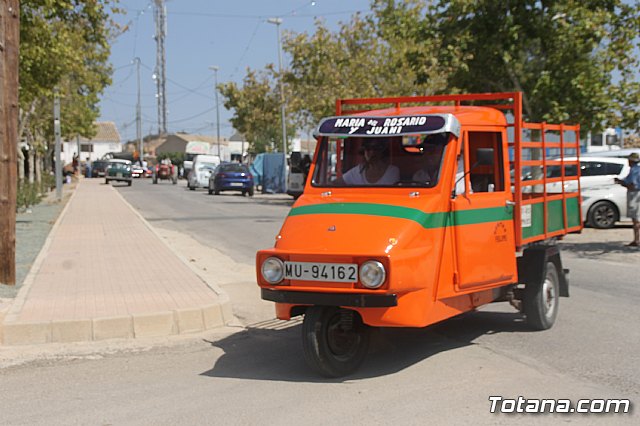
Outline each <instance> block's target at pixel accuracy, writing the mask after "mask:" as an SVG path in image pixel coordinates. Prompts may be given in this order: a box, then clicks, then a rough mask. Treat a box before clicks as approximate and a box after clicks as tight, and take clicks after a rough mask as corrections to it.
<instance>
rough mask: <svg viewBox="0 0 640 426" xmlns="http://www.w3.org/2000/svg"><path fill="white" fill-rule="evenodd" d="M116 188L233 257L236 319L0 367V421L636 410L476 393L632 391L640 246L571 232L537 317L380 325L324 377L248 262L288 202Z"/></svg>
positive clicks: (462, 417)
mask: <svg viewBox="0 0 640 426" xmlns="http://www.w3.org/2000/svg"><path fill="white" fill-rule="evenodd" d="M118 190H119V191H120V192H121V194H122V195H123V196H124V197H125V198H126V199H127V200H128V201H129V202H130V203H131V204H132V205H133V206H134V207H135V208H136V209H138V210H139V211H140V213H141V214H142V215H143V216H144V217H145V218H146V219H147V220H149V222H150V223H151V224H152V225H153V226H154V227H157V228H159V229H160V230H161V231H162V232H164V235H167V238H176V242H177V243H178V242H180V241H182V240H180V238H179V237H176V235H185V237H184V238H186V239H189V238H191V239H192V240H193V241H194V243H193V244H191V245H190V244H187V243H185V242H184V241H182V243H183V244H184V247H185V249H186V250H193V252H192V253H190V255H191V254H193V256H194V257H195V256H197V254H196V252H197V251H198V250H200V251H201V252H202V253H204V254H203V255H202V257H203V259H202V260H198V261H202V262H206V258H207V257H209V252H207V251H206V250H205V249H206V248H207V247H214V248H215V249H217V250H219V251H220V252H221V253H220V256H223V263H224V262H226V263H227V264H228V265H233V269H235V270H238V271H240V272H238V275H237V276H234V277H235V278H233V279H229V280H228V282H227V284H228V285H226V286H223V287H224V288H225V290H226V291H228V292H229V294H230V297H231V300H232V304H233V307H234V311H235V312H236V314H238V313H240V315H239V318H240V321H241V322H242V325H244V327H243V328H241V329H240V328H238V329H235V330H229V329H225V330H218V331H216V332H213V333H205V334H203V335H201V336H199V337H198V338H196V339H194V338H187V339H184V338H180V339H169V340H167V341H166V342H160V344H159V345H158V344H156V345H151V346H148V347H147V346H144V347H139V346H135V345H133V346H125V345H123V346H112V347H110V350H107V351H105V350H103V351H102V352H101V353H99V354H96V353H95V352H92V349H91V348H84V347H83V348H82V349H78V350H76V351H73V350H67V351H66V352H65V353H63V354H61V355H60V354H59V355H55V354H52V355H51V356H50V357H49V359H47V360H42V359H41V360H39V361H35V362H32V363H29V364H26V365H22V366H17V367H11V368H5V369H2V370H0V392H1V393H2V395H3V396H2V400H1V402H0V423H1V424H287V423H294V422H295V423H296V424H323V425H324V424H335V423H345V424H349V423H351V424H388V423H392V422H393V423H398V424H469V423H471V422H473V423H474V424H510V423H513V422H523V423H525V424H557V423H559V422H570V423H575V424H638V420H639V414H638V409H635V410H634V411H633V412H632V413H631V414H626V415H621V414H617V415H614V414H609V415H585V414H571V415H533V414H521V415H506V414H490V413H489V407H490V402H489V399H488V398H489V396H492V395H502V396H504V397H505V398H517V397H518V396H523V397H525V398H569V399H572V400H573V401H577V400H578V399H580V398H605V399H606V398H630V399H631V400H632V401H633V402H634V404H636V405H637V403H638V402H639V401H640V399H639V398H638V397H639V394H640V368H638V365H640V356H639V354H640V329H639V327H638V324H640V310H639V309H638V303H639V302H640V290H639V288H638V287H639V286H640V280H639V279H638V275H637V265H638V258H637V256H640V253H630V254H629V253H624V255H620V256H616V255H613V256H609V255H608V256H598V255H597V254H596V255H593V256H592V255H589V256H586V255H585V254H584V253H585V251H584V250H583V249H584V247H581V246H580V244H581V243H580V240H579V238H580V237H579V236H578V237H577V238H578V239H576V240H572V241H577V242H570V243H568V244H567V248H568V249H569V250H568V251H567V252H565V253H564V254H563V256H564V257H563V259H564V263H565V267H568V268H570V269H571V286H572V287H571V297H570V298H568V299H562V300H561V306H560V313H559V317H558V320H557V322H556V325H555V326H554V327H553V328H552V329H551V330H548V331H545V332H532V331H529V330H528V328H527V327H526V326H525V324H524V323H523V321H522V318H521V317H520V315H518V314H517V313H515V312H514V310H513V309H512V308H510V307H509V306H508V305H506V304H496V305H489V306H487V307H484V308H483V309H481V310H480V311H478V312H474V313H470V314H466V315H462V316H460V317H458V318H455V319H452V320H449V321H446V322H443V323H441V324H438V325H435V326H432V327H428V328H425V329H417V330H416V329H392V330H391V329H389V330H381V331H379V332H378V333H376V334H375V336H374V343H373V347H372V351H371V353H370V354H369V356H368V358H367V360H366V361H365V363H364V365H363V366H362V368H361V369H360V370H359V371H358V372H357V373H356V374H355V375H353V376H350V377H348V378H345V379H340V380H324V379H320V378H318V377H317V376H315V375H314V374H313V373H311V372H310V371H309V370H308V369H307V367H306V365H305V364H304V361H303V358H302V349H301V345H300V328H301V327H300V323H299V322H298V321H292V322H289V323H286V322H281V321H276V320H273V309H272V307H270V306H269V304H266V302H261V301H260V300H259V298H257V297H256V296H257V294H258V292H257V290H256V285H255V283H254V281H253V276H252V274H251V273H252V270H253V256H254V254H255V251H256V250H257V249H259V248H263V247H270V246H271V243H272V241H273V238H274V236H275V235H276V234H277V232H278V230H279V227H280V223H281V221H282V219H283V218H284V216H285V215H286V214H287V212H288V209H289V208H290V205H291V201H290V200H288V199H286V198H284V197H274V196H258V197H255V198H254V199H249V198H245V197H241V196H239V195H233V194H223V195H221V196H209V195H207V194H206V192H204V191H195V192H193V191H188V190H187V189H186V188H185V187H184V183H183V182H181V183H180V184H178V185H177V186H174V185H171V184H168V183H167V184H165V183H160V184H158V185H152V184H151V183H150V182H149V181H145V180H143V181H136V182H135V183H134V185H133V186H132V187H130V188H129V187H121V188H119V189H118ZM625 231H627V230H625ZM162 232H161V233H162ZM607 232H608V231H607ZM628 232H630V230H629V231H628ZM216 252H217V251H216ZM224 254H227V255H228V258H227V257H224ZM634 260H635V261H634ZM219 269H220V270H219V273H220V274H221V279H223V280H224V279H226V278H225V277H226V276H224V277H223V276H222V269H223V268H219ZM156 343H157V342H156Z"/></svg>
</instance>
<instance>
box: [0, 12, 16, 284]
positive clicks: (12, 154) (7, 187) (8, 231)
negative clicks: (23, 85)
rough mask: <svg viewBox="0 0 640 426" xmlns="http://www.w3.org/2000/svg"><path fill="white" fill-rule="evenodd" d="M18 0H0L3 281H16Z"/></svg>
mask: <svg viewBox="0 0 640 426" xmlns="http://www.w3.org/2000/svg"><path fill="white" fill-rule="evenodd" d="M19 43H20V14H19V0H3V1H2V2H0V284H7V285H15V284H16V193H17V175H18V169H17V160H18V154H17V146H18V49H19Z"/></svg>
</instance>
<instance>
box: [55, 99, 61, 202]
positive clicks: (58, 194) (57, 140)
mask: <svg viewBox="0 0 640 426" xmlns="http://www.w3.org/2000/svg"><path fill="white" fill-rule="evenodd" d="M53 135H54V137H55V143H56V145H55V155H56V198H57V199H58V201H60V200H62V167H63V164H62V156H61V155H60V154H61V152H62V149H61V147H62V145H61V142H60V94H59V93H58V88H57V87H56V88H55V89H54V91H53Z"/></svg>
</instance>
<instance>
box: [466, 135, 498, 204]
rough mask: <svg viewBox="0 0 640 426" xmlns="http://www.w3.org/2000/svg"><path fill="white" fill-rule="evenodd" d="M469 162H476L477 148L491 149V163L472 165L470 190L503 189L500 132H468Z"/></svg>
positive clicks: (472, 163) (489, 190)
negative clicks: (489, 164) (488, 164)
mask: <svg viewBox="0 0 640 426" xmlns="http://www.w3.org/2000/svg"><path fill="white" fill-rule="evenodd" d="M468 144H469V163H470V164H471V165H472V166H473V165H474V164H476V162H477V154H476V153H477V151H478V148H492V149H493V165H491V166H487V165H482V166H475V167H472V169H471V171H470V173H469V181H470V182H471V189H472V192H474V193H477V192H494V191H504V190H505V188H504V170H503V162H502V135H501V133H500V132H469V133H468Z"/></svg>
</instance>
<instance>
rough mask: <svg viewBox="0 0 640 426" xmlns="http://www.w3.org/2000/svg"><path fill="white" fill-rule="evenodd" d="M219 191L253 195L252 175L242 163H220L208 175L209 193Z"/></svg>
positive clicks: (218, 192)
mask: <svg viewBox="0 0 640 426" xmlns="http://www.w3.org/2000/svg"><path fill="white" fill-rule="evenodd" d="M220 191H240V192H242V195H246V194H249V196H250V197H251V196H253V176H252V175H251V172H250V171H249V168H248V167H247V166H245V165H244V164H238V163H222V164H220V165H219V166H218V167H216V169H215V171H214V172H213V173H212V174H211V176H209V194H216V195H218V194H220Z"/></svg>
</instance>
